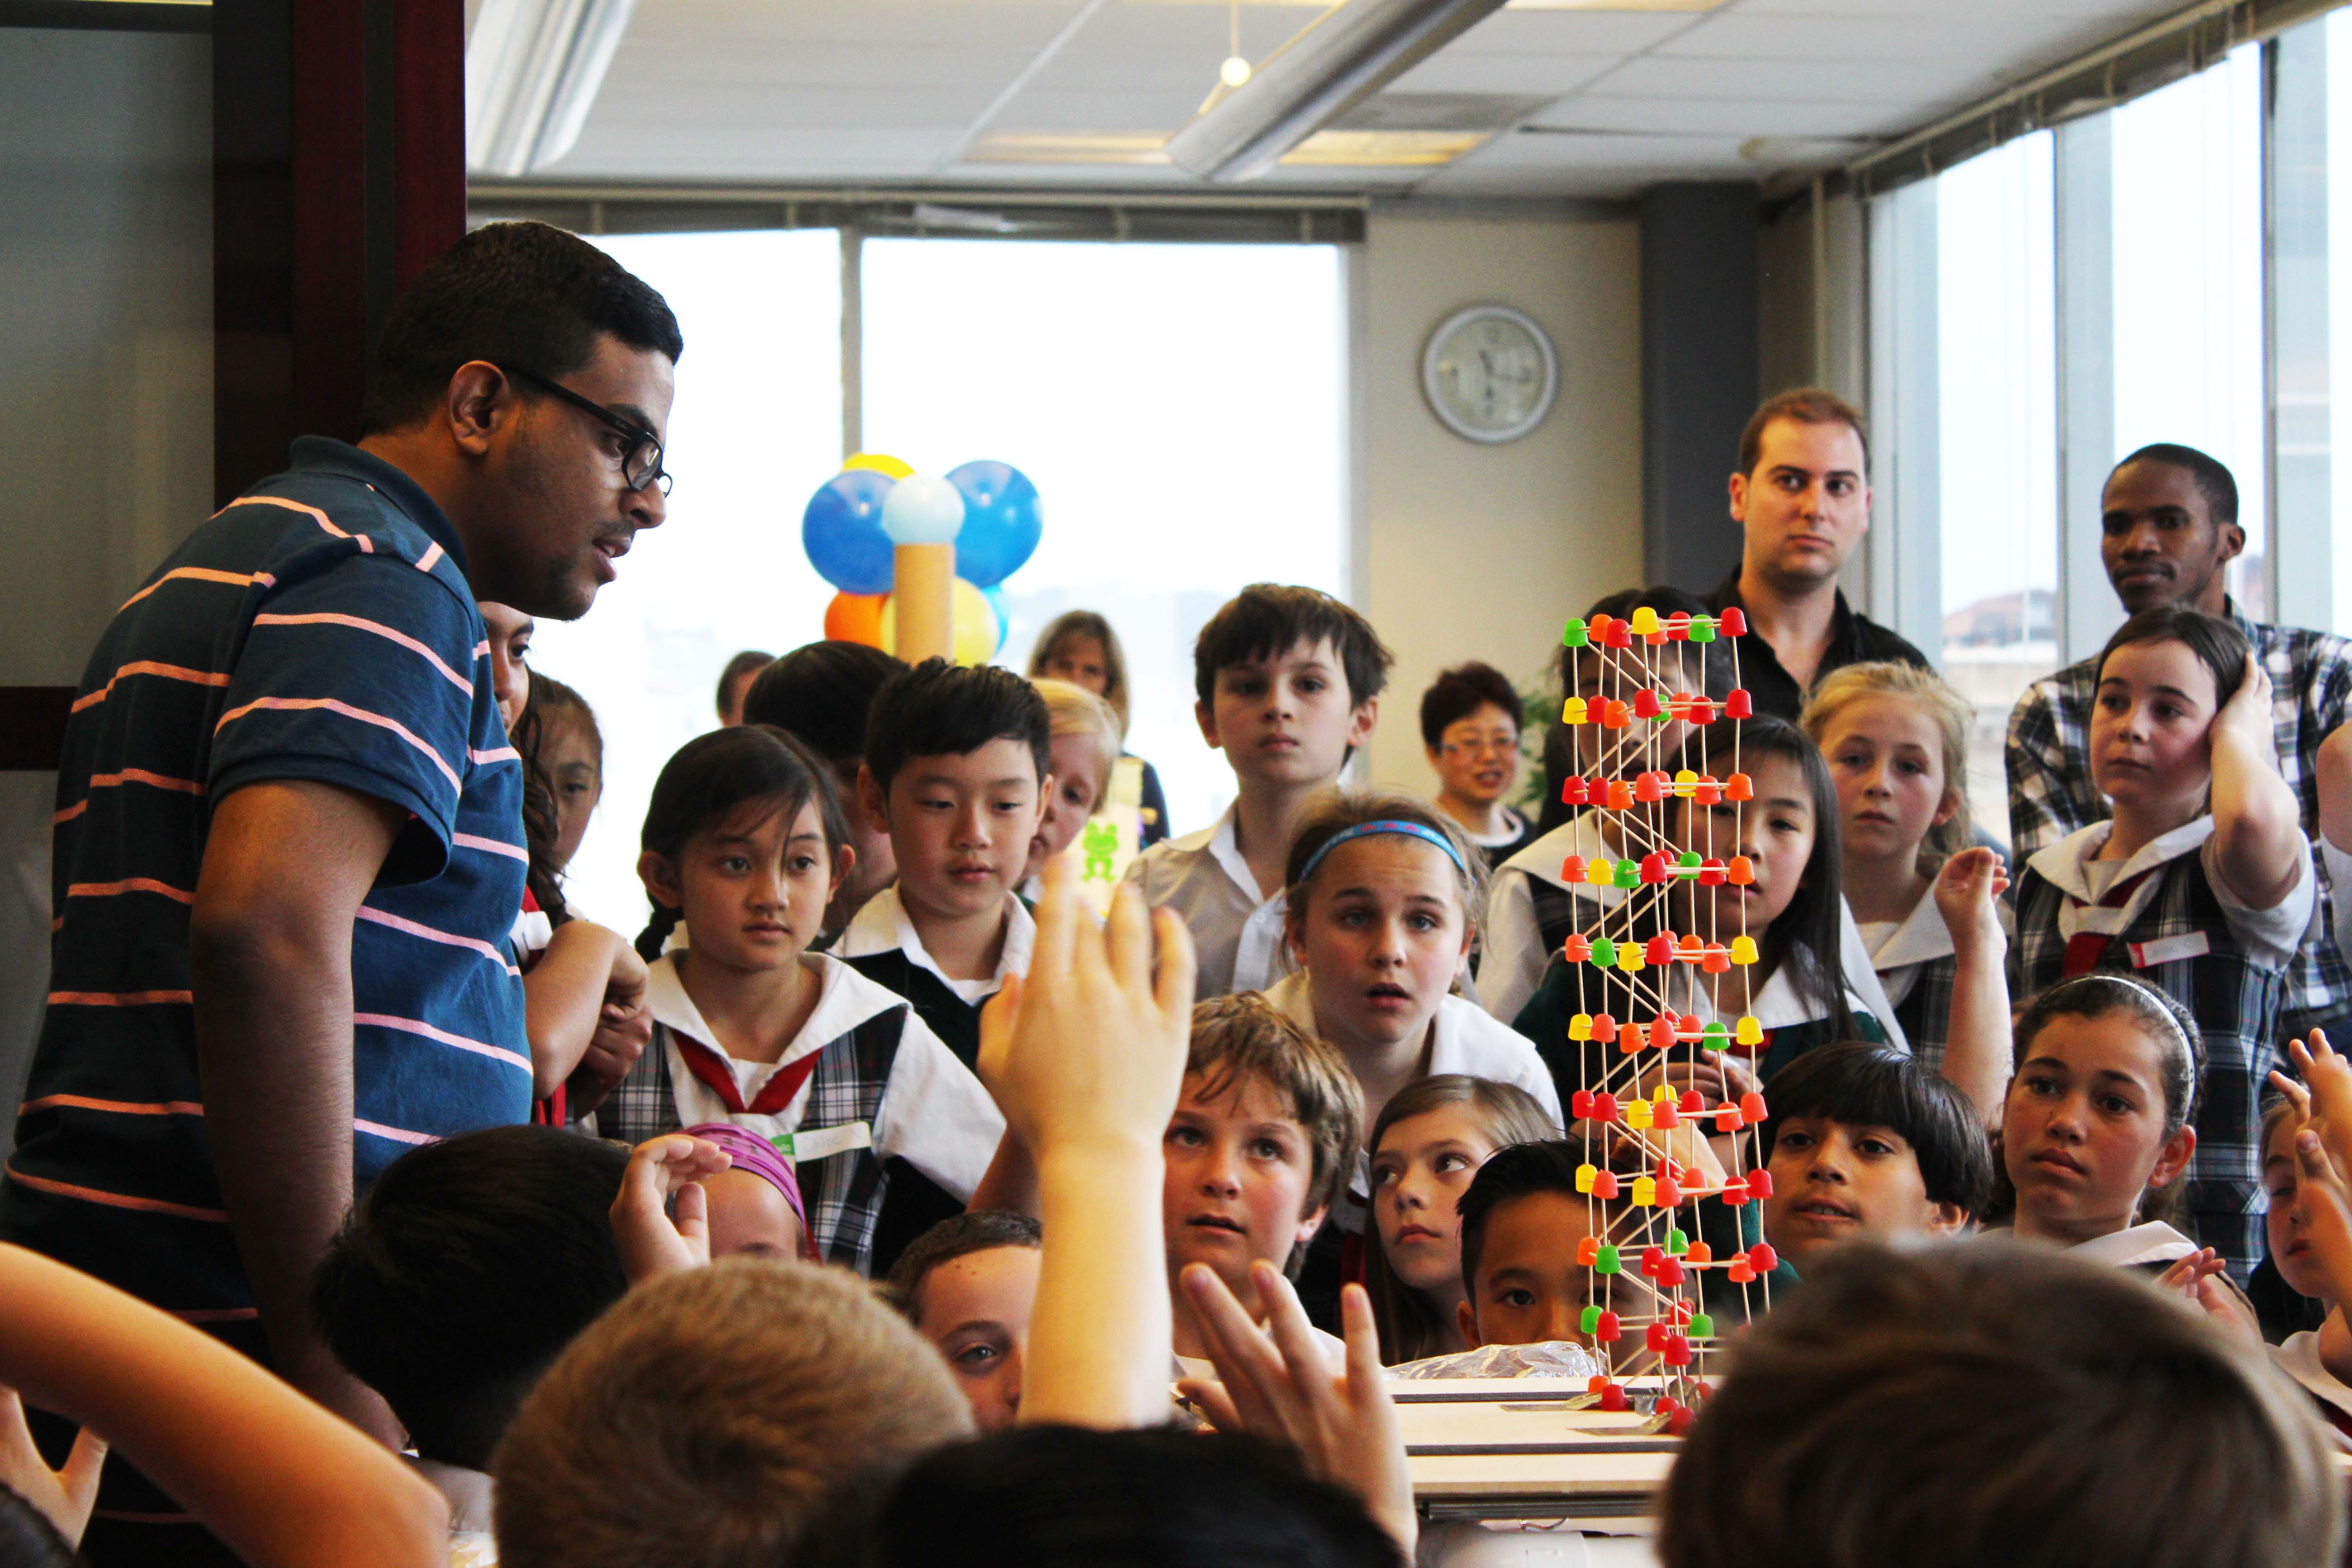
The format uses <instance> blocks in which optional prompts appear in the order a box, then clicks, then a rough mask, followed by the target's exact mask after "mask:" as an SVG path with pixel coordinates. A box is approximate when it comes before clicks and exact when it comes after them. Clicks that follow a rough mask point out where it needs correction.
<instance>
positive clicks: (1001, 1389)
mask: <svg viewBox="0 0 2352 1568" xmlns="http://www.w3.org/2000/svg"><path fill="white" fill-rule="evenodd" d="M1043 1256H1044V1255H1043V1254H1042V1253H1040V1252H1039V1251H1038V1250H1037V1248H1035V1247H987V1248H984V1249H983V1250H982V1251H979V1252H967V1253H965V1254H964V1255H963V1256H962V1257H961V1258H949V1259H948V1260H947V1261H946V1262H945V1263H942V1264H940V1265H939V1266H938V1267H937V1268H933V1269H932V1270H931V1271H930V1272H929V1273H928V1274H926V1275H924V1276H923V1283H922V1287H921V1293H922V1299H923V1315H922V1317H921V1319H920V1320H919V1321H918V1322H917V1323H916V1324H915V1328H916V1331H917V1332H919V1333H920V1334H921V1335H922V1336H923V1338H925V1339H927V1340H929V1341H930V1342H931V1343H933V1344H934V1345H937V1346H938V1347H939V1351H940V1355H941V1356H943V1357H945V1358H946V1360H947V1363H948V1370H949V1371H950V1372H951V1373H955V1380H956V1386H957V1387H958V1388H961V1390H963V1396H964V1398H965V1400H966V1401H967V1402H969V1403H970V1404H971V1419H972V1424H973V1425H974V1426H978V1427H979V1428H980V1429H981V1430H982V1432H1002V1431H1003V1430H1004V1429H1005V1428H1006V1427H1008V1426H1012V1425H1013V1418H1014V1417H1015V1416H1017V1415H1020V1414H1021V1363H1022V1361H1023V1359H1024V1357H1026V1356H1027V1354H1028V1352H1029V1313H1030V1310H1031V1309H1032V1308H1034V1306H1036V1304H1037V1266H1038V1263H1039V1262H1040V1261H1041V1259H1042V1258H1043Z"/></svg>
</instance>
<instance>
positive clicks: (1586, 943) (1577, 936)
mask: <svg viewBox="0 0 2352 1568" xmlns="http://www.w3.org/2000/svg"><path fill="white" fill-rule="evenodd" d="M1559 955H1560V957H1562V958H1564V959H1566V960H1567V961H1568V962H1569V963H1591V962H1592V939H1591V937H1589V936H1587V935H1585V934H1584V933H1583V932H1582V931H1570V932H1569V933H1568V935H1566V936H1565V937H1562V938H1561V939H1560V943H1559Z"/></svg>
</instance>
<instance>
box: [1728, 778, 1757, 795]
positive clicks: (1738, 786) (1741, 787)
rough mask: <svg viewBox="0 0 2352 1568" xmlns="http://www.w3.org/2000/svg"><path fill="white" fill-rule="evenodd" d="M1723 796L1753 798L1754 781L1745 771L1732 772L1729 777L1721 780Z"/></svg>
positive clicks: (1754, 791)
mask: <svg viewBox="0 0 2352 1568" xmlns="http://www.w3.org/2000/svg"><path fill="white" fill-rule="evenodd" d="M1723 798H1724V799H1726V800H1754V799H1755V798H1756V781H1755V780H1754V779H1751V778H1749V777H1748V775H1747V774H1746V773H1734V774H1732V775H1731V776H1730V777H1729V778H1727V779H1726V780H1724V781H1723Z"/></svg>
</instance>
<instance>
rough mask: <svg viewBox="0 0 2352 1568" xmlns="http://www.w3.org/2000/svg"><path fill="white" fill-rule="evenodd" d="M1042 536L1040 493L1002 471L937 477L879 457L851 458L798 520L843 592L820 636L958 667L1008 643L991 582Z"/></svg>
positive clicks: (990, 466)
mask: <svg viewBox="0 0 2352 1568" xmlns="http://www.w3.org/2000/svg"><path fill="white" fill-rule="evenodd" d="M1044 531H1045V519H1044V516H1043V514H1042V512H1041V510H1040V509H1039V505H1038V500H1037V487H1036V486H1035V485H1033V484H1031V483H1030V482H1029V479H1028V477H1027V476H1026V475H1024V474H1023V473H1022V472H1021V470H1020V469H1018V468H1013V466H1012V465H1011V464H1009V463H997V462H988V461H982V462H972V463H966V464H964V465H962V466H961V468H953V469H950V471H949V473H948V475H947V477H946V478H944V479H939V478H934V477H932V476H929V475H925V474H918V473H916V472H915V471H914V469H913V468H909V467H908V465H906V464H905V463H902V462H900V461H899V460H898V458H891V457H885V456H883V455H882V454H880V453H874V452H861V453H859V454H857V455H856V457H853V458H850V459H849V461H848V462H846V463H845V464H844V465H843V466H842V470H841V472H840V473H838V474H835V476H834V477H833V478H832V479H827V480H826V481H825V482H824V484H823V485H820V486H819V487H818V488H817V492H816V494H814V495H813V496H811V497H810V498H809V503H808V507H807V510H804V511H803V513H802V514H801V545H802V548H803V549H805V550H806V551H807V552H808V558H809V564H811V565H812V566H814V567H815V568H816V570H817V574H818V575H819V576H821V577H823V578H824V580H825V581H826V582H828V583H830V584H833V585H834V587H835V588H836V589H838V590H839V592H837V593H836V594H835V595H834V598H833V603H832V604H831V605H827V606H826V607H825V612H824V635H825V636H826V637H832V638H836V639H839V640H841V641H845V642H858V643H866V644H868V645H870V646H872V647H879V648H884V649H887V650H888V651H890V652H892V653H895V654H897V655H898V657H899V658H906V659H909V660H912V659H921V658H930V657H931V656H933V655H935V654H936V655H941V656H944V657H948V658H953V659H954V660H955V662H956V663H958V664H985V663H987V662H988V661H989V660H990V659H991V658H994V657H995V655H996V650H997V649H998V648H999V647H1002V646H1003V642H1004V632H1005V617H1004V606H1003V591H1002V590H1001V589H1000V588H999V586H998V584H1001V583H1003V581H1004V579H1005V578H1007V577H1009V576H1011V575H1012V574H1013V573H1014V572H1017V571H1019V570H1020V569H1021V566H1022V564H1023V563H1024V562H1026V561H1027V560H1028V559H1029V557H1030V555H1031V554H1032V553H1033V552H1035V550H1036V548H1037V541H1038V539H1039V537H1040V536H1041V535H1042V534H1043V532H1044Z"/></svg>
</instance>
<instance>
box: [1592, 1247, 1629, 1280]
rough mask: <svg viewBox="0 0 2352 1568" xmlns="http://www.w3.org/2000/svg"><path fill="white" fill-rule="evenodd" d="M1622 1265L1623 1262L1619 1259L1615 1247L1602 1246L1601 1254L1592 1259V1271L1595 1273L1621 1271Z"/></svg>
mask: <svg viewBox="0 0 2352 1568" xmlns="http://www.w3.org/2000/svg"><path fill="white" fill-rule="evenodd" d="M1624 1267H1625V1266H1624V1264H1623V1263H1622V1262H1620V1261H1619V1259H1618V1257H1617V1249H1616V1248H1615V1247H1602V1248H1601V1256H1600V1257H1598V1258H1594V1259H1593V1260H1592V1271H1593V1272H1594V1273H1595V1274H1616V1273H1619V1272H1622V1270H1623V1268H1624Z"/></svg>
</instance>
